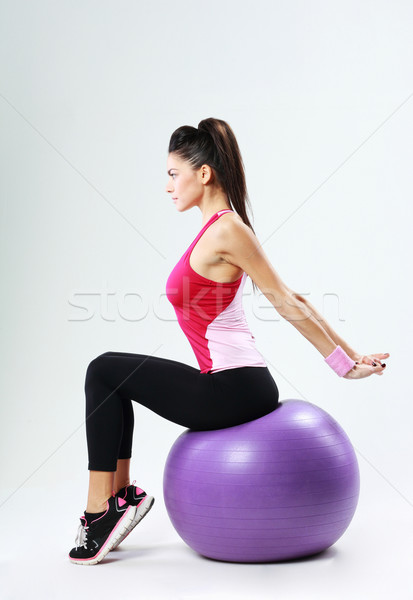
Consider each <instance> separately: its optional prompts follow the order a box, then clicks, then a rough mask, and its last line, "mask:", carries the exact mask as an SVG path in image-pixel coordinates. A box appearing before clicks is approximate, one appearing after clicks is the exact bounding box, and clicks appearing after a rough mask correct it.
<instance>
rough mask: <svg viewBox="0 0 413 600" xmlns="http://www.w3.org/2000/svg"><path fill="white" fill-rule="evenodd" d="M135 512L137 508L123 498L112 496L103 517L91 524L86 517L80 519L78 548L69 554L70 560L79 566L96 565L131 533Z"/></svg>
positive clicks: (77, 539)
mask: <svg viewBox="0 0 413 600" xmlns="http://www.w3.org/2000/svg"><path fill="white" fill-rule="evenodd" d="M135 512H136V507H135V506H132V505H130V504H127V503H126V501H125V500H123V499H122V498H119V497H117V496H111V497H110V498H109V500H108V501H107V508H106V512H105V513H104V514H103V515H102V516H101V517H99V518H97V519H95V520H93V521H91V522H90V523H88V522H87V521H86V517H85V516H82V517H80V523H81V524H80V526H79V530H78V535H77V538H76V542H75V543H76V547H75V548H72V550H71V551H70V552H69V558H70V560H71V561H72V562H73V563H76V564H78V565H96V564H97V563H98V562H100V561H101V560H102V559H103V558H104V557H105V556H106V554H107V553H108V552H109V550H111V549H112V548H113V546H114V544H115V543H116V542H117V541H118V540H119V538H120V537H121V536H122V535H123V534H124V532H125V531H129V530H128V527H130V524H131V522H132V520H133V518H134V516H135Z"/></svg>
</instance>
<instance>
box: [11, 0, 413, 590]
mask: <svg viewBox="0 0 413 600" xmlns="http://www.w3.org/2000/svg"><path fill="white" fill-rule="evenodd" d="M0 11H1V12H0V49H1V65H0V67H1V76H0V120H1V121H0V123H1V125H0V126H1V134H0V135H1V140H0V141H1V145H0V152H1V180H0V192H1V267H2V269H1V286H2V296H1V299H2V316H3V319H2V332H1V342H2V354H1V356H2V377H1V382H2V390H1V415H0V418H1V421H0V422H1V436H0V445H1V475H2V476H1V496H0V503H1V504H2V505H1V507H0V519H1V524H2V525H1V527H2V531H3V535H4V536H5V537H4V539H5V540H7V541H6V542H4V543H3V544H2V545H1V546H2V547H1V550H0V558H1V559H2V561H1V564H2V569H3V576H4V579H3V585H4V587H3V589H4V590H5V591H4V593H5V594H6V596H5V597H6V598H20V597H22V596H21V593H22V591H21V590H22V589H23V585H24V579H25V577H22V574H24V573H26V574H27V581H30V585H31V589H32V595H33V597H43V598H48V597H54V598H56V597H62V598H63V597H72V596H71V595H73V594H74V593H75V591H74V590H78V589H79V588H80V587H81V588H82V590H83V591H79V592H78V593H80V594H82V593H84V594H85V596H84V597H86V595H87V593H88V589H89V588H88V586H91V587H90V589H94V586H96V585H97V584H99V585H102V588H103V587H105V589H106V591H107V593H108V597H109V590H110V589H111V586H113V590H116V589H118V590H119V589H120V588H119V586H117V583H119V576H118V575H117V574H116V571H117V570H118V569H121V571H119V570H118V574H119V573H122V577H123V579H122V582H123V583H122V588H121V589H122V595H123V596H125V594H126V596H125V597H128V598H129V597H135V595H136V588H135V591H134V588H133V584H134V582H135V584H136V581H137V580H136V576H137V575H139V577H138V579H139V589H140V591H141V592H142V593H143V596H142V595H141V597H149V594H150V597H152V598H158V597H159V598H185V599H187V600H188V599H198V598H214V599H219V598H221V597H222V598H224V597H225V598H232V597H234V598H235V597H236V598H238V599H239V598H244V597H245V598H247V597H250V596H251V592H252V591H254V592H255V593H256V594H257V596H256V597H257V598H265V599H267V598H275V597H277V598H296V597H297V598H305V599H307V598H327V597H328V596H329V594H330V592H331V589H332V586H334V585H337V582H338V581H340V586H339V589H336V590H335V594H336V597H337V598H338V597H340V598H341V597H343V598H344V597H348V595H349V594H351V595H352V597H353V598H382V597H383V598H384V597H388V594H389V593H390V591H392V593H394V590H395V589H396V590H398V591H399V595H398V596H397V593H396V597H400V598H403V599H404V598H413V592H412V588H411V587H409V586H411V583H409V576H408V574H409V569H411V566H412V565H411V549H410V546H408V539H409V538H410V539H411V526H412V515H413V510H412V502H413V484H412V478H411V460H412V452H411V441H410V440H411V420H412V416H413V411H412V402H411V391H410V385H409V375H410V370H411V365H410V364H409V362H410V360H409V355H410V336H411V310H410V298H411V293H412V284H411V280H410V272H411V267H410V262H411V259H410V256H411V250H412V248H411V218H412V210H411V198H412V168H411V159H412V149H413V148H412V139H413V138H412V125H413V112H412V111H413V96H412V94H413V73H412V58H413V56H412V49H413V44H412V41H411V27H412V17H413V7H412V4H411V3H410V2H407V1H406V2H403V1H400V0H398V1H396V2H383V1H379V2H374V3H373V2H361V3H360V2H355V1H353V0H352V1H350V2H338V1H333V2H327V1H325V2H322V1H319V0H317V1H310V2H305V1H297V0H294V1H292V2H287V1H283V2H280V1H276V2H270V1H263V0H257V1H255V2H249V1H248V2H242V1H241V2H235V1H232V0H231V1H230V0H220V1H219V2H218V1H217V0H209V2H207V3H205V2H197V1H183V0H177V1H175V2H173V3H170V2H161V1H159V0H156V1H152V2H150V3H149V2H142V1H135V2H132V1H121V2H114V1H103V2H102V1H99V2H98V1H96V2H94V1H91V0H87V1H86V2H68V1H66V0H65V1H61V2H51V1H50V2H47V1H44V0H41V1H38V2H36V3H33V2H22V1H17V2H16V1H13V2H11V1H8V0H6V1H4V0H3V1H2V2H1V5H0ZM207 117H216V118H220V119H224V120H226V121H227V122H228V123H229V124H230V125H231V127H232V128H233V130H234V132H235V135H236V136H237V139H238V142H239V145H240V149H241V152H242V155H243V159H244V163H245V168H246V176H247V185H248V190H249V195H250V199H251V203H252V207H253V225H254V228H255V231H256V234H257V236H258V238H259V240H260V241H261V243H263V248H264V250H265V252H266V254H267V256H268V258H269V260H270V261H271V263H272V264H273V266H274V268H275V269H276V270H277V272H278V273H279V274H280V276H281V278H282V279H283V280H284V281H285V282H286V283H287V284H288V285H289V286H290V287H292V288H293V289H294V290H295V291H297V292H298V293H301V294H305V295H307V296H308V298H309V299H310V301H311V302H312V303H313V304H314V305H315V306H316V307H317V308H318V309H319V310H320V312H322V314H323V315H324V316H325V317H326V319H327V320H328V321H329V323H330V324H331V325H332V326H333V328H334V329H335V330H336V331H337V332H338V333H339V334H340V335H341V336H342V337H343V338H344V339H345V340H346V341H347V342H348V343H349V344H350V345H351V346H353V347H354V348H355V349H356V350H357V351H359V352H362V353H366V354H367V353H373V352H390V354H391V356H390V358H389V360H388V361H386V362H387V364H388V370H387V372H385V373H384V375H383V376H382V377H378V376H372V377H369V378H367V379H364V380H358V381H348V380H344V379H340V378H338V377H337V376H336V375H335V374H334V372H333V371H332V370H331V369H330V368H329V367H328V366H327V365H326V364H325V363H324V360H323V357H322V355H321V354H320V353H319V352H318V351H317V350H316V349H315V348H314V347H313V346H312V345H311V344H310V343H309V342H308V341H307V340H306V339H305V338H304V337H303V336H302V335H301V334H300V333H299V332H298V331H297V330H296V329H295V328H294V327H293V326H292V325H291V324H289V323H288V322H286V321H284V320H283V319H282V318H281V317H280V316H279V315H278V313H277V312H276V310H275V309H274V308H272V306H271V304H270V303H269V302H268V301H267V300H266V299H265V297H264V296H262V295H260V294H255V295H254V294H253V293H252V286H251V283H250V281H248V283H247V285H246V287H245V294H244V308H245V312H246V315H247V319H248V322H249V325H250V328H251V330H252V332H253V334H254V336H255V338H256V342H257V346H258V349H259V350H260V351H261V353H262V354H263V356H264V357H265V359H266V360H267V363H268V366H269V368H270V371H271V373H272V375H273V376H274V378H275V380H276V382H277V385H278V387H279V390H280V399H281V400H283V399H288V398H301V399H304V400H308V401H310V402H313V403H315V404H317V405H319V406H320V407H322V408H324V409H325V410H327V411H328V412H329V413H330V414H331V415H333V416H334V418H335V419H337V421H338V422H339V423H340V424H341V425H342V427H343V428H344V429H345V431H346V432H347V434H348V435H349V437H350V439H351V441H352V442H353V444H354V446H355V448H356V451H357V456H358V459H359V466H360V471H361V493H360V501H359V506H358V509H357V512H356V515H355V517H354V519H353V521H352V523H351V525H350V527H349V529H348V531H347V532H346V533H345V535H344V536H343V538H342V539H341V540H340V541H339V542H337V544H336V546H335V548H334V550H331V551H330V554H328V553H327V555H326V556H325V557H324V558H320V559H319V560H318V561H317V560H312V561H301V562H298V563H288V564H284V565H265V566H262V565H261V566H254V567H253V566H252V565H234V564H232V565H230V564H223V563H216V562H212V561H206V560H204V559H201V558H200V557H199V556H197V555H195V554H194V553H193V552H192V551H191V550H190V549H189V548H188V547H187V546H186V545H185V544H184V542H183V541H181V540H180V538H179V537H178V535H177V534H176V532H175V530H174V529H173V527H172V525H171V523H170V522H169V519H168V516H167V513H166V510H165V506H164V504H163V497H162V474H163V467H164V464H165V460H166V457H167V454H168V452H169V449H170V447H171V446H172V444H173V442H174V441H175V439H176V438H177V437H178V436H179V435H180V433H181V432H182V431H184V428H183V427H180V426H179V425H175V424H173V423H170V422H168V421H166V420H164V419H162V418H161V417H159V416H158V415H156V414H155V413H152V412H151V411H149V410H147V409H146V408H144V407H141V406H140V405H138V404H135V406H134V409H135V437H134V458H133V470H132V477H133V478H136V480H137V485H140V486H141V487H143V488H144V489H145V490H146V491H148V493H152V494H153V495H154V496H155V497H156V504H155V507H154V510H153V511H152V512H151V515H150V517H149V518H148V519H145V521H144V522H143V523H142V526H141V531H140V532H139V534H138V533H137V532H135V533H134V534H133V535H134V537H133V539H132V536H131V538H130V540H131V541H130V544H129V550H125V551H124V553H123V555H122V554H119V553H118V554H117V557H119V556H120V557H121V558H123V559H124V560H120V559H118V560H115V559H114V558H113V559H111V560H108V561H107V562H106V566H103V565H104V564H105V561H104V562H103V563H102V564H101V565H99V566H98V567H97V568H96V569H94V570H93V569H90V570H89V569H86V570H83V569H80V568H79V567H76V566H74V565H71V564H70V563H69V561H68V560H67V558H66V555H67V552H68V551H69V550H70V548H71V547H72V546H73V545H74V537H75V533H76V528H77V525H78V517H79V516H80V514H81V513H82V512H83V510H84V508H85V503H86V493H87V478H88V473H87V453H86V439H85V429H84V424H83V419H84V401H85V398H84V388H83V386H84V377H85V372H86V368H87V365H88V364H89V362H90V361H91V360H92V359H93V358H94V357H96V356H97V355H98V354H101V353H103V352H106V351H108V350H113V351H119V352H135V353H141V354H154V355H156V356H160V357H165V358H170V359H174V360H179V361H181V362H186V363H187V364H190V365H192V366H195V367H197V366H198V365H197V363H196V359H195V356H194V355H193V352H192V350H191V348H190V346H189V343H188V341H187V340H186V338H185V336H184V334H183V332H182V331H181V329H180V328H179V325H178V323H177V321H176V319H175V314H174V312H173V309H172V306H171V305H170V304H169V302H168V301H167V299H166V297H165V283H166V279H167V277H168V274H169V272H170V271H171V270H172V268H173V266H174V265H175V264H176V262H177V261H178V259H179V258H180V256H181V255H182V254H183V252H184V251H185V250H186V248H187V247H188V246H189V244H190V242H191V241H192V240H193V239H194V238H195V236H196V234H197V233H198V231H199V230H200V228H201V226H202V221H201V213H200V211H199V210H198V209H196V208H195V209H193V210H191V211H188V212H185V213H179V212H177V211H176V209H175V206H174V205H173V203H172V201H171V200H170V196H169V195H168V194H167V193H166V192H165V186H166V183H167V175H166V158H167V147H168V142H169V138H170V135H171V134H172V132H173V131H174V130H175V129H176V128H177V127H179V126H181V125H193V126H197V124H198V122H199V121H200V120H201V119H204V118H207ZM251 400H252V401H253V399H251ZM194 401H196V399H195V398H194ZM46 565H47V567H48V568H46ZM50 566H52V567H53V568H50ZM85 571H86V572H85ZM27 581H26V583H25V585H26V584H27ZM20 586H21V587H20ZM144 591H147V596H145V593H144ZM111 593H112V592H111ZM340 593H341V594H343V596H340V595H339V594H340ZM56 594H57V595H56ZM128 594H129V595H128ZM243 594H244V595H243ZM81 597H82V596H81Z"/></svg>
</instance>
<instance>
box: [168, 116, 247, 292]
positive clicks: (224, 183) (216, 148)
mask: <svg viewBox="0 0 413 600" xmlns="http://www.w3.org/2000/svg"><path fill="white" fill-rule="evenodd" d="M168 152H169V153H170V152H173V153H174V154H176V155H177V156H179V157H180V158H181V159H182V160H185V161H187V162H188V163H189V164H190V165H191V167H192V168H193V169H194V170H197V169H199V168H200V167H201V166H202V165H205V164H206V165H209V166H210V167H211V169H212V170H213V172H214V176H215V178H216V181H217V183H218V185H219V186H221V188H222V189H223V190H224V192H225V193H226V194H227V196H228V201H229V204H230V206H231V208H232V209H233V210H234V211H235V212H236V213H237V214H238V215H239V216H240V217H241V219H242V220H243V221H244V223H245V224H246V225H248V227H250V228H251V230H252V231H253V232H254V233H255V231H254V228H253V227H252V225H251V223H250V220H249V218H248V215H247V207H248V209H249V210H250V211H251V213H252V208H251V203H250V200H249V197H248V191H247V184H246V181H245V170H244V162H243V160H242V156H241V152H240V149H239V146H238V142H237V140H236V137H235V135H234V132H233V131H232V129H231V127H230V126H229V125H228V123H227V122H226V121H222V120H221V119H214V118H212V117H210V118H209V119H203V120H202V121H200V122H199V124H198V129H197V128H196V127H192V126H190V125H183V126H182V127H178V129H176V130H175V131H174V132H173V134H172V135H171V139H170V141H169V147H168ZM252 284H253V287H254V289H256V284H255V283H254V282H252Z"/></svg>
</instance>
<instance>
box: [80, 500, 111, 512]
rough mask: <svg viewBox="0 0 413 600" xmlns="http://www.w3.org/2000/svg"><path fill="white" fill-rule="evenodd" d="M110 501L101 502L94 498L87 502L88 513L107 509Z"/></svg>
mask: <svg viewBox="0 0 413 600" xmlns="http://www.w3.org/2000/svg"><path fill="white" fill-rule="evenodd" d="M107 506H108V501H107V500H105V501H104V502H100V501H98V500H92V501H89V502H88V503H87V506H86V511H85V512H88V513H92V514H96V513H101V512H104V511H105V510H106V509H107Z"/></svg>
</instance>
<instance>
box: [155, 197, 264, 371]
mask: <svg viewBox="0 0 413 600" xmlns="http://www.w3.org/2000/svg"><path fill="white" fill-rule="evenodd" d="M226 212H233V211H232V210H230V209H225V210H220V211H219V212H217V213H215V214H214V215H212V217H211V218H210V219H209V221H208V222H207V223H206V224H205V225H204V227H203V228H202V229H201V231H200V232H199V233H198V235H197V236H196V238H195V239H194V241H193V242H192V244H191V245H190V246H189V248H188V250H187V251H186V252H185V254H184V255H183V256H182V257H181V258H180V260H179V262H178V263H177V264H176V265H175V267H174V268H173V270H172V272H171V273H170V275H169V277H168V280H167V282H166V295H167V297H168V300H169V301H170V302H171V304H172V306H173V307H174V309H175V313H176V316H177V319H178V323H179V325H180V326H181V328H182V330H183V332H184V333H185V335H186V337H187V338H188V341H189V343H190V344H191V346H192V349H193V351H194V353H195V356H196V358H197V361H198V364H199V367H200V370H201V373H215V372H217V371H223V370H225V369H235V368H237V367H266V366H267V364H266V362H265V360H264V358H263V356H262V355H261V354H260V353H259V352H258V350H257V349H256V347H255V338H254V336H253V335H252V334H251V332H250V330H249V327H248V323H247V320H246V318H245V314H244V309H243V306H242V290H243V288H244V284H245V281H246V278H247V277H248V275H247V274H246V273H245V272H244V273H243V274H242V275H241V277H240V278H239V279H237V280H236V281H234V282H231V283H217V282H216V281H213V280H211V279H207V278H206V277H203V276H202V275H199V274H198V273H197V272H196V271H194V269H193V268H192V267H191V265H190V264H189V258H190V256H191V252H192V250H193V248H194V247H195V244H196V243H197V241H198V240H199V238H200V237H201V236H202V234H203V233H204V232H205V231H206V229H207V228H208V227H209V226H210V225H212V223H214V221H216V220H217V219H218V218H219V217H220V216H221V215H223V214H224V213H226Z"/></svg>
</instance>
